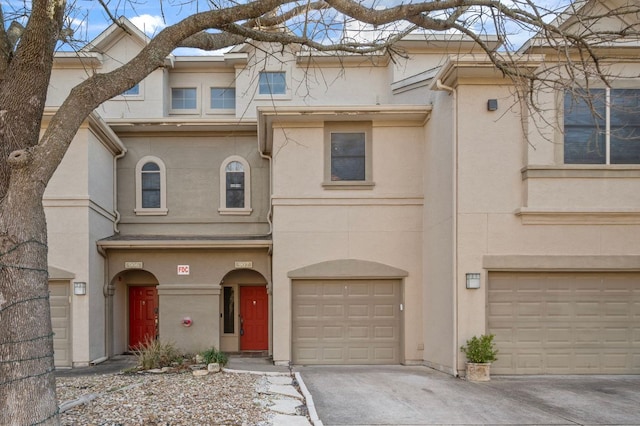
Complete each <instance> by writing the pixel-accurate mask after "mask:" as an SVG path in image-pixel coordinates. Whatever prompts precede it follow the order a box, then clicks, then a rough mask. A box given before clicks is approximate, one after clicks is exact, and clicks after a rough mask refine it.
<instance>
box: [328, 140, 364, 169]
mask: <svg viewBox="0 0 640 426" xmlns="http://www.w3.org/2000/svg"><path fill="white" fill-rule="evenodd" d="M365 142H366V137H365V133H364V132H331V180H332V181H338V180H365V169H366V145H365Z"/></svg>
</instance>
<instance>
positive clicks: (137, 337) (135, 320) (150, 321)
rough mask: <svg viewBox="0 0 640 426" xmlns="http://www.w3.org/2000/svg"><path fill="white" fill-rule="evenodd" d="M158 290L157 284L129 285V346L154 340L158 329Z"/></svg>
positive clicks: (132, 346)
mask: <svg viewBox="0 0 640 426" xmlns="http://www.w3.org/2000/svg"><path fill="white" fill-rule="evenodd" d="M157 319H158V291H157V290H156V287H155V286H149V287H129V347H130V348H134V347H136V346H138V345H140V344H141V343H144V342H145V340H154V339H155V338H156V336H157V334H158V333H157V330H158V323H157Z"/></svg>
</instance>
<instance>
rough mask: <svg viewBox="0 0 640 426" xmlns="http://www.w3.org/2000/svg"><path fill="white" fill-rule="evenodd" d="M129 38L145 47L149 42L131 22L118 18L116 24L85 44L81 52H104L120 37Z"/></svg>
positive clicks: (124, 18) (122, 17)
mask: <svg viewBox="0 0 640 426" xmlns="http://www.w3.org/2000/svg"><path fill="white" fill-rule="evenodd" d="M127 35H128V36H130V37H131V38H132V39H133V40H135V41H137V42H138V43H139V44H140V45H141V46H145V45H146V44H148V43H149V41H151V39H150V38H149V37H147V35H146V34H145V33H143V32H142V31H140V29H139V28H138V27H136V26H135V25H134V24H133V22H131V21H130V20H129V19H127V18H126V17H124V16H121V17H120V18H118V22H117V23H116V22H114V23H112V24H111V25H109V27H107V29H106V30H104V31H103V32H101V33H100V34H99V35H98V36H97V37H96V38H94V39H93V40H91V41H90V42H89V43H87V44H86V45H85V46H84V47H83V48H82V49H81V51H85V52H105V51H107V50H108V49H109V48H110V47H111V46H113V45H114V44H115V43H117V42H118V41H119V40H120V39H121V38H122V37H125V36H127Z"/></svg>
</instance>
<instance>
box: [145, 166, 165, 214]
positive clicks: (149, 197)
mask: <svg viewBox="0 0 640 426" xmlns="http://www.w3.org/2000/svg"><path fill="white" fill-rule="evenodd" d="M141 178H142V208H145V209H149V208H160V167H159V166H158V165H157V164H156V163H153V162H149V163H146V164H145V165H144V166H142V175H141Z"/></svg>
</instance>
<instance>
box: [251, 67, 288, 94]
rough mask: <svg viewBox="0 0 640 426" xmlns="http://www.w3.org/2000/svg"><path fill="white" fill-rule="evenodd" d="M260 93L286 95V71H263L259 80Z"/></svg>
mask: <svg viewBox="0 0 640 426" xmlns="http://www.w3.org/2000/svg"><path fill="white" fill-rule="evenodd" d="M258 93H259V94H260V95H286V94H287V77H286V73H285V72H284V71H262V72H260V76H259V81H258Z"/></svg>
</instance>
